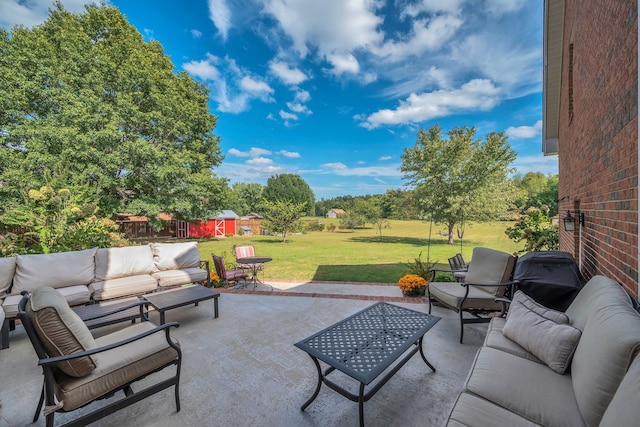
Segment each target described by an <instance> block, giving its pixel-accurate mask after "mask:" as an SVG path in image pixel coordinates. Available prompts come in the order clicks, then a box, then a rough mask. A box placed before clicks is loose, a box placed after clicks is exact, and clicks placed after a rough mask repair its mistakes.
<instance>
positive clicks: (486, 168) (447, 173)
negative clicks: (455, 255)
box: [401, 125, 516, 244]
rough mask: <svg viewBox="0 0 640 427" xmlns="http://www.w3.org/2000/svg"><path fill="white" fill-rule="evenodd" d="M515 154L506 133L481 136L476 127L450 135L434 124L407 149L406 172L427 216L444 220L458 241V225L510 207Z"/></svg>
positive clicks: (454, 130) (494, 214) (495, 213)
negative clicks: (510, 175)
mask: <svg viewBox="0 0 640 427" xmlns="http://www.w3.org/2000/svg"><path fill="white" fill-rule="evenodd" d="M515 158H516V153H515V152H514V151H513V149H511V147H510V145H509V141H508V139H507V137H506V136H505V134H504V132H492V133H489V134H488V135H487V136H486V138H485V139H484V140H482V139H480V138H477V137H476V129H475V128H474V127H466V126H465V127H455V128H453V129H451V130H449V131H448V132H447V134H446V137H445V135H443V131H442V128H441V127H440V126H438V125H434V126H432V127H431V128H429V129H428V130H426V131H425V130H423V129H421V130H420V131H419V132H418V136H417V140H416V143H415V145H414V146H413V147H411V148H405V149H404V153H403V154H402V166H401V171H402V172H403V173H404V178H405V179H406V180H407V184H408V185H410V186H412V187H413V188H414V191H415V201H416V204H417V205H418V206H419V208H420V210H421V211H422V213H423V216H425V217H432V218H433V220H434V221H435V222H438V223H441V224H445V225H446V226H447V228H448V233H449V238H448V241H449V244H453V231H454V227H455V226H456V224H464V222H465V221H468V220H475V221H483V220H487V219H491V218H495V217H497V216H499V215H501V214H503V213H504V212H506V211H507V210H508V209H509V208H510V207H511V205H512V204H513V199H514V198H515V191H514V187H513V184H512V182H511V181H510V180H508V178H507V175H508V173H509V172H510V169H509V165H510V164H511V163H512V162H513V161H514V160H515Z"/></svg>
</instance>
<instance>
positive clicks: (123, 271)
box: [96, 245, 155, 282]
mask: <svg viewBox="0 0 640 427" xmlns="http://www.w3.org/2000/svg"><path fill="white" fill-rule="evenodd" d="M154 271H155V266H154V265H153V254H152V253H151V248H150V247H149V245H142V246H125V247H123V248H101V249H98V252H97V253H96V281H97V282H99V281H103V280H108V279H119V278H120V277H128V276H137V275H140V274H151V273H153V272H154Z"/></svg>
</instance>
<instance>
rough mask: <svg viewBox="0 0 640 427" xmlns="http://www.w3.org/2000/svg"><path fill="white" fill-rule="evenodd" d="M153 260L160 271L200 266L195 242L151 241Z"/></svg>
mask: <svg viewBox="0 0 640 427" xmlns="http://www.w3.org/2000/svg"><path fill="white" fill-rule="evenodd" d="M151 248H152V249H153V261H154V262H155V265H156V268H157V269H158V270H160V271H165V270H182V269H184V268H197V267H199V266H200V254H199V253H198V243H197V242H183V243H151Z"/></svg>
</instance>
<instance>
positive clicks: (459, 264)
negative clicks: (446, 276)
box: [449, 253, 469, 282]
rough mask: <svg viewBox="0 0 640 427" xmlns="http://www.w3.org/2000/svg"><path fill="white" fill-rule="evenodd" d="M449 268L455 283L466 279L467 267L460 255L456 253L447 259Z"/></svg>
mask: <svg viewBox="0 0 640 427" xmlns="http://www.w3.org/2000/svg"><path fill="white" fill-rule="evenodd" d="M449 267H450V268H451V274H452V275H453V277H454V279H455V280H456V282H464V278H465V277H467V271H468V270H469V265H468V264H466V263H465V262H464V259H463V258H462V254H459V253H458V254H455V255H454V256H452V257H451V258H449Z"/></svg>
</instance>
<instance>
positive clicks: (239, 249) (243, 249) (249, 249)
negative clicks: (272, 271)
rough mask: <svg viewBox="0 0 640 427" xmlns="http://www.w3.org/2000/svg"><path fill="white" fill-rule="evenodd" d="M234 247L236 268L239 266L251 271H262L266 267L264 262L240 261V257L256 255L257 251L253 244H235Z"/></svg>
mask: <svg viewBox="0 0 640 427" xmlns="http://www.w3.org/2000/svg"><path fill="white" fill-rule="evenodd" d="M233 249H234V253H235V255H236V268H239V269H241V270H247V271H251V272H255V271H260V270H262V269H263V268H264V264H263V263H259V264H245V263H238V259H240V258H247V257H254V256H256V251H255V249H254V248H253V246H251V245H246V246H234V247H233Z"/></svg>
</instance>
